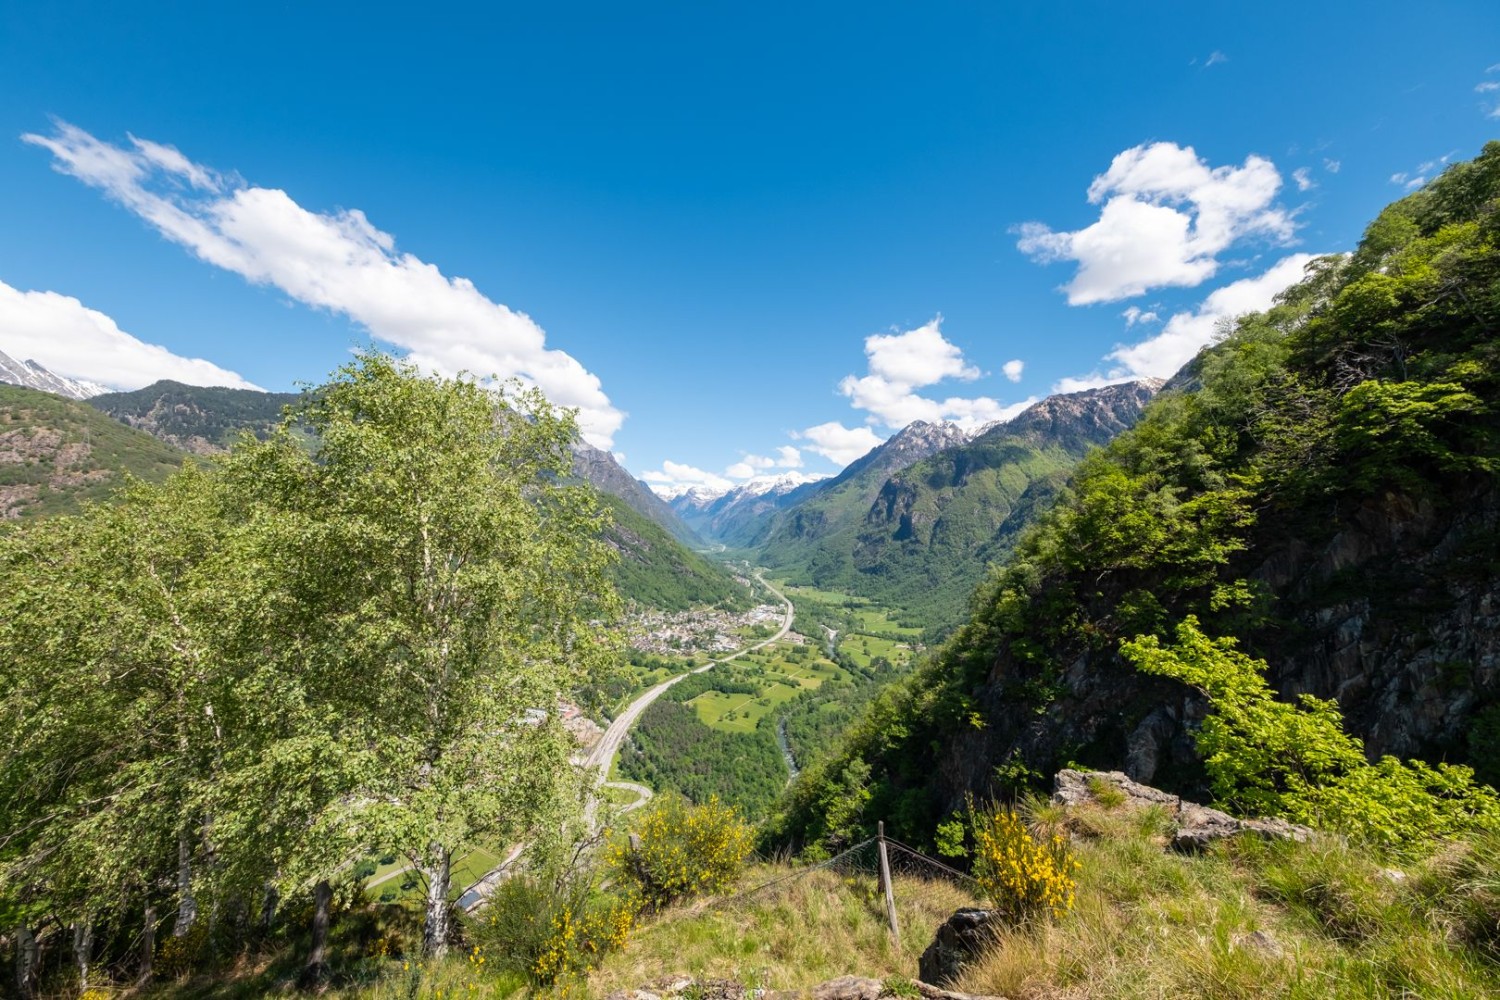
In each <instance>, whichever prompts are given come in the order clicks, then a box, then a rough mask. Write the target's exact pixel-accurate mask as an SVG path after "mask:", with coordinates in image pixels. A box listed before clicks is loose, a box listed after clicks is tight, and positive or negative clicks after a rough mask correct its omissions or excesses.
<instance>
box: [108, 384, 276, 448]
mask: <svg viewBox="0 0 1500 1000" xmlns="http://www.w3.org/2000/svg"><path fill="white" fill-rule="evenodd" d="M298 398H300V397H299V396H298V394H297V393H295V392H261V391H259V390H257V389H230V388H226V387H224V386H202V385H184V384H183V383H181V382H173V381H171V380H170V379H162V380H161V381H159V382H153V383H151V384H150V385H148V386H146V387H145V388H144V389H136V390H135V391H133V392H110V393H104V394H103V395H98V396H94V397H92V398H90V399H89V401H88V404H89V405H90V406H92V407H94V408H95V409H97V410H102V411H103V412H105V413H107V414H109V415H110V416H111V417H114V418H115V419H116V420H118V421H120V422H121V423H123V424H127V425H129V426H131V427H134V428H136V429H137V430H142V431H145V432H146V433H147V434H150V435H151V436H152V437H155V438H158V439H160V440H162V441H165V442H166V443H167V444H170V445H173V446H174V447H177V448H181V449H182V450H183V451H189V452H192V453H193V454H195V455H211V454H214V453H216V452H221V451H224V450H226V449H227V448H228V447H229V445H230V444H231V443H233V441H234V439H235V437H236V436H238V435H239V434H242V433H247V432H248V433H250V434H254V435H255V436H256V437H258V438H265V437H266V435H267V434H269V433H270V432H271V429H272V428H274V427H275V426H276V425H277V424H279V423H280V422H281V414H282V411H283V410H284V409H286V407H288V406H291V405H292V404H294V403H296V402H297V400H298Z"/></svg>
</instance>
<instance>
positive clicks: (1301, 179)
mask: <svg viewBox="0 0 1500 1000" xmlns="http://www.w3.org/2000/svg"><path fill="white" fill-rule="evenodd" d="M1292 180H1294V181H1296V182H1297V190H1298V191H1311V190H1312V189H1313V188H1315V187H1317V186H1318V182H1317V181H1315V180H1313V179H1312V174H1311V173H1310V172H1309V171H1308V169H1307V168H1306V167H1298V168H1297V169H1296V170H1293V171H1292Z"/></svg>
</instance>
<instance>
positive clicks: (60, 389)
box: [0, 351, 112, 399]
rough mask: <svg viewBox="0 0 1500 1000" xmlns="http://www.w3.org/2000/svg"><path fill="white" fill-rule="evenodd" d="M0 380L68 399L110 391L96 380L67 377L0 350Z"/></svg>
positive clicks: (82, 397)
mask: <svg viewBox="0 0 1500 1000" xmlns="http://www.w3.org/2000/svg"><path fill="white" fill-rule="evenodd" d="M0 382H9V383H10V384H11V385H21V386H25V387H26V388H28V389H40V390H41V391H42V392H50V393H54V394H56V395H58V396H66V397H68V398H69V399H89V398H91V397H93V396H99V395H102V394H103V393H106V392H111V391H112V390H111V389H110V388H109V387H108V386H103V385H100V384H99V383H98V382H87V381H85V380H83V379H75V378H68V377H67V376H66V375H59V374H57V373H56V372H51V371H48V370H47V369H46V368H44V367H42V366H41V365H39V364H37V363H36V362H35V361H32V360H30V359H29V358H28V359H27V360H26V361H17V360H16V359H14V358H12V357H11V356H10V355H8V354H6V353H5V352H4V351H0Z"/></svg>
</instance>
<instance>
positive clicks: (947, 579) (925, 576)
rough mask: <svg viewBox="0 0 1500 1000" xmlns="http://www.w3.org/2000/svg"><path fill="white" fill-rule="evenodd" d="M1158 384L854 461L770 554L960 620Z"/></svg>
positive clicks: (1085, 398) (920, 615) (780, 563)
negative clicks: (882, 460)
mask: <svg viewBox="0 0 1500 1000" xmlns="http://www.w3.org/2000/svg"><path fill="white" fill-rule="evenodd" d="M1159 387H1160V382H1157V381H1142V382H1131V383H1128V384H1125V385H1115V386H1106V387H1105V388H1102V389H1091V390H1088V391H1086V392H1078V393H1071V394H1068V395H1062V396H1052V397H1049V398H1047V399H1045V400H1043V401H1042V402H1040V403H1037V404H1036V405H1035V406H1033V407H1031V408H1029V409H1027V410H1026V411H1025V412H1023V413H1021V414H1020V415H1019V416H1017V417H1016V418H1015V419H1014V420H1011V421H1008V422H1006V423H1004V424H1000V425H998V426H996V427H994V428H991V429H990V430H988V431H986V432H985V433H983V434H980V435H979V436H978V437H976V438H974V439H973V440H969V441H965V440H964V439H963V438H962V436H960V437H958V439H957V440H956V441H948V442H944V443H943V444H942V445H941V446H940V447H933V448H930V449H925V451H926V454H925V457H922V458H921V459H920V460H918V461H916V462H913V463H902V464H901V465H899V466H898V467H896V468H895V469H894V470H891V469H888V468H886V467H883V466H878V465H877V466H872V467H870V468H867V469H861V470H857V471H856V474H855V475H853V476H851V477H850V478H848V479H847V480H845V481H844V482H842V483H840V484H838V485H837V486H834V487H832V488H830V489H827V490H825V491H822V492H820V493H819V494H817V495H816V496H815V497H814V498H812V499H810V500H808V501H807V502H805V503H803V504H801V505H799V506H798V507H796V508H794V509H792V510H790V511H788V512H787V513H786V514H785V515H784V516H783V517H782V519H781V520H780V521H779V522H778V523H777V525H776V528H775V530H774V533H773V534H772V536H771V538H770V539H769V540H768V541H767V543H766V545H765V548H764V550H763V555H764V559H765V560H766V561H767V562H768V563H770V564H771V565H774V566H777V567H778V568H781V569H783V570H784V571H785V572H789V573H791V574H792V575H794V576H803V577H806V578H807V579H809V580H810V581H812V582H814V583H817V584H818V585H819V586H823V587H829V588H832V589H835V590H847V591H849V592H852V593H856V594H860V595H863V596H866V597H870V598H873V599H875V600H877V601H880V602H881V603H884V604H888V605H891V606H893V607H897V608H901V609H902V612H903V615H904V620H908V621H910V622H912V623H915V624H919V625H924V626H938V627H942V626H950V625H954V624H956V623H957V622H958V621H959V619H960V618H961V617H962V615H963V613H964V611H965V608H966V606H967V601H968V597H969V595H970V593H972V592H973V590H974V587H975V585H976V584H977V583H979V581H980V580H981V579H982V578H983V577H984V574H985V572H986V569H987V567H988V566H989V565H991V564H992V563H994V562H996V561H998V560H1000V559H1003V558H1004V557H1005V555H1006V554H1007V553H1008V552H1009V551H1010V549H1011V547H1012V546H1013V545H1014V544H1015V540H1016V538H1017V536H1018V534H1019V533H1020V531H1021V529H1022V528H1024V527H1025V526H1026V525H1027V524H1029V523H1031V521H1032V520H1033V519H1035V517H1036V516H1037V514H1038V513H1040V511H1041V510H1043V509H1045V508H1046V506H1047V504H1048V503H1049V502H1050V500H1051V498H1052V496H1053V495H1054V493H1055V492H1056V491H1057V489H1058V487H1059V486H1060V485H1061V483H1062V481H1063V479H1064V478H1065V476H1066V474H1067V472H1068V471H1069V470H1070V469H1072V468H1073V466H1074V465H1076V464H1077V462H1078V460H1079V459H1080V458H1082V457H1083V455H1084V454H1085V453H1086V452H1087V451H1088V450H1089V449H1091V448H1096V447H1098V446H1100V445H1102V444H1105V443H1106V442H1108V441H1109V440H1110V439H1111V438H1112V437H1114V436H1115V435H1116V434H1118V433H1119V432H1120V431H1122V430H1124V429H1125V428H1126V427H1129V426H1130V425H1131V424H1132V423H1134V421H1135V419H1136V418H1137V417H1138V416H1139V414H1140V412H1141V408H1142V407H1143V406H1144V405H1145V404H1146V402H1147V401H1148V400H1149V399H1150V398H1151V396H1152V395H1153V394H1154V393H1155V391H1156V390H1157V388H1159ZM905 433H906V432H903V434H905ZM896 440H897V439H892V442H893V443H894V442H895V441H896ZM851 468H852V467H851ZM841 478H842V477H841Z"/></svg>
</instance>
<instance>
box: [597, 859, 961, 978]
mask: <svg viewBox="0 0 1500 1000" xmlns="http://www.w3.org/2000/svg"><path fill="white" fill-rule="evenodd" d="M785 874H787V870H786V869H785V868H783V867H780V866H775V865H762V866H757V867H755V868H753V869H752V870H751V871H750V872H748V873H747V874H746V876H745V879H744V880H743V884H746V885H755V884H758V883H760V882H765V881H767V880H770V879H774V878H776V877H778V876H781V875H785ZM893 881H894V884H895V888H896V913H897V922H898V924H899V925H900V928H901V940H900V943H899V944H897V943H896V942H895V941H893V940H892V938H891V933H890V930H889V928H888V927H887V925H886V916H885V902H884V899H883V897H882V896H881V895H880V894H879V892H878V891H877V889H876V886H875V883H874V881H873V880H872V879H869V878H861V879H859V880H857V881H856V880H847V879H844V878H841V877H839V876H838V875H835V874H833V873H831V872H828V871H817V872H811V873H809V874H808V875H806V876H805V877H803V878H797V879H792V880H790V881H788V882H787V883H785V884H784V885H781V886H775V887H772V888H770V889H767V890H764V891H763V892H761V893H758V894H757V895H755V896H752V897H750V898H749V899H747V900H744V901H740V902H730V903H727V904H716V903H714V902H713V901H708V902H703V903H698V904H695V905H693V906H688V907H682V908H677V909H673V910H669V911H667V912H666V913H663V914H661V915H659V916H657V917H654V918H648V919H646V920H645V921H644V922H643V923H642V925H641V926H640V927H639V928H638V929H637V931H636V932H635V934H634V935H633V936H632V938H631V940H630V943H629V944H627V945H626V947H625V949H624V950H623V951H621V952H618V953H616V954H613V955H610V956H609V957H608V958H606V959H605V961H604V964H603V965H602V966H601V967H600V968H599V969H598V970H597V971H596V972H595V973H594V974H593V975H592V976H591V977H590V980H589V991H590V993H591V994H594V995H598V996H603V995H605V994H607V993H609V992H610V991H612V990H615V989H634V988H636V987H639V986H641V985H642V984H643V983H646V982H649V981H650V980H653V979H658V978H660V977H662V976H665V975H671V974H675V973H686V974H688V975H690V976H693V977H694V978H698V979H703V978H714V979H732V980H735V981H737V982H741V983H745V984H747V985H751V986H756V987H763V988H766V989H803V988H807V987H811V986H815V985H817V984H818V983H821V982H823V981H825V980H828V979H832V978H834V977H836V976H842V975H847V974H849V973H851V972H852V973H858V974H860V975H866V976H872V977H875V978H881V977H884V976H897V975H900V976H908V977H909V976H912V975H915V972H916V968H917V958H918V957H919V956H920V955H921V954H922V950H923V949H924V948H926V947H927V945H928V943H929V942H930V941H931V940H932V935H933V932H934V931H936V930H937V927H938V925H939V924H941V923H942V922H943V921H944V920H946V919H947V918H948V917H949V916H950V915H951V914H952V913H953V911H954V910H955V909H957V908H959V907H960V906H973V905H974V898H973V897H972V896H971V895H969V894H968V893H966V892H964V891H963V890H961V889H959V888H957V887H956V886H953V885H950V884H948V883H946V882H930V881H926V880H921V879H903V878H900V877H898V878H896V879H894V880H893Z"/></svg>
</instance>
